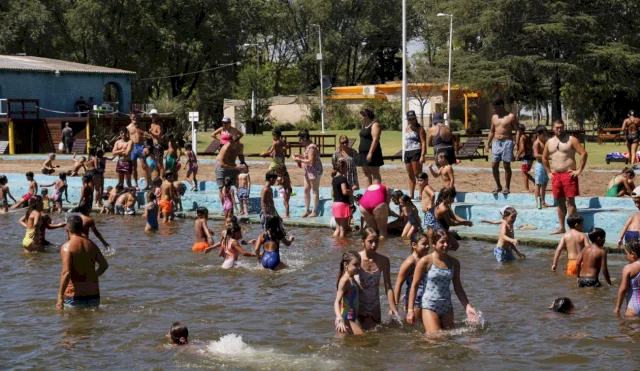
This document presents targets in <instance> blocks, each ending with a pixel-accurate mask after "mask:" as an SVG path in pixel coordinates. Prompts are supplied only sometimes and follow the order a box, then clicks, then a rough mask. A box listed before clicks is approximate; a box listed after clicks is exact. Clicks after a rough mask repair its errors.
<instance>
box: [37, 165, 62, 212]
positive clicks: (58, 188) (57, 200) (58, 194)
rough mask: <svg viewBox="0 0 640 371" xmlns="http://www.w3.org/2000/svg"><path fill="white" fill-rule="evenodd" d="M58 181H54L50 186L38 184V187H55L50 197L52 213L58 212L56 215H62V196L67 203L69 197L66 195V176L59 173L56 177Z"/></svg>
mask: <svg viewBox="0 0 640 371" xmlns="http://www.w3.org/2000/svg"><path fill="white" fill-rule="evenodd" d="M58 177H59V178H60V179H58V180H56V181H55V182H53V183H51V184H40V187H42V188H45V187H51V186H54V187H55V191H54V192H53V195H52V196H51V201H53V209H51V211H52V212H55V211H56V210H57V211H58V214H61V213H62V194H64V199H65V200H66V201H67V202H69V196H68V194H67V174H65V173H60V174H59V175H58Z"/></svg>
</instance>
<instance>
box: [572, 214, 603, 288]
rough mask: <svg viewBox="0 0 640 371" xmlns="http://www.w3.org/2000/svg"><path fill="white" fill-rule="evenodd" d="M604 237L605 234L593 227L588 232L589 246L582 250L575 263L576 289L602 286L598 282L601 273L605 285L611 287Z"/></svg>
mask: <svg viewBox="0 0 640 371" xmlns="http://www.w3.org/2000/svg"><path fill="white" fill-rule="evenodd" d="M606 237H607V234H606V233H605V231H604V230H602V229H601V228H595V227H594V228H591V230H590V231H589V240H590V241H591V245H589V246H587V247H585V248H584V249H583V250H582V252H581V253H580V255H579V256H578V261H577V262H576V275H577V276H578V287H600V286H602V284H601V283H600V280H598V276H599V275H600V272H601V271H602V274H603V275H604V278H605V279H606V280H607V283H608V284H609V286H611V278H610V277H609V268H608V267H607V252H606V251H605V249H604V248H603V247H604V242H605V239H606ZM580 273H582V274H580Z"/></svg>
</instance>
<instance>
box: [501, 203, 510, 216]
mask: <svg viewBox="0 0 640 371" xmlns="http://www.w3.org/2000/svg"><path fill="white" fill-rule="evenodd" d="M510 207H511V208H513V206H511V205H504V206H503V207H502V208H501V209H500V215H504V212H505V211H507V209H508V208H510Z"/></svg>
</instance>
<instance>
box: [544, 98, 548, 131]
mask: <svg viewBox="0 0 640 371" xmlns="http://www.w3.org/2000/svg"><path fill="white" fill-rule="evenodd" d="M544 115H545V123H544V126H549V102H547V101H545V102H544Z"/></svg>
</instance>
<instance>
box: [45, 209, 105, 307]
mask: <svg viewBox="0 0 640 371" xmlns="http://www.w3.org/2000/svg"><path fill="white" fill-rule="evenodd" d="M67 231H68V232H69V242H67V243H65V244H64V245H62V248H61V249H60V255H61V256H62V273H60V288H59V290H58V302H57V304H56V306H57V307H58V309H64V306H65V305H67V306H70V307H84V308H96V307H98V306H99V305H100V285H99V283H98V277H100V276H101V275H102V274H103V273H104V272H105V271H106V270H107V268H109V263H107V260H106V259H105V258H104V256H103V255H102V252H101V251H100V249H99V248H98V246H96V244H94V243H93V242H91V240H89V239H88V238H86V237H83V236H82V234H81V233H82V219H81V218H80V217H79V216H77V215H73V216H70V217H69V219H68V220H67ZM96 263H97V264H98V269H97V270H96Z"/></svg>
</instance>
